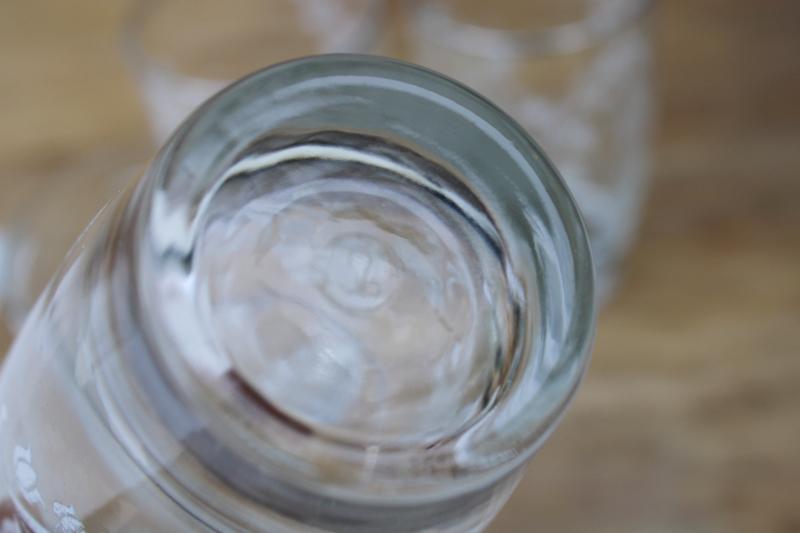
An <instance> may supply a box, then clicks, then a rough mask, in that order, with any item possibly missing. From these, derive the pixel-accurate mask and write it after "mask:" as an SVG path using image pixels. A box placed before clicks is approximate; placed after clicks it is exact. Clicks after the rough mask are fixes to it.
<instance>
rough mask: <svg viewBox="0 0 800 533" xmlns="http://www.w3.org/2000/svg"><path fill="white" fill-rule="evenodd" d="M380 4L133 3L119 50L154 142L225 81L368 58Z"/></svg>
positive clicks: (300, 0) (358, 0) (290, 0)
mask: <svg viewBox="0 0 800 533" xmlns="http://www.w3.org/2000/svg"><path fill="white" fill-rule="evenodd" d="M384 3H385V2H384V0H226V1H225V2H219V1H218V0H136V2H135V3H134V4H133V9H132V10H131V12H130V14H129V16H128V17H127V20H126V23H125V25H124V28H123V52H124V53H125V57H126V59H127V61H128V64H129V66H130V67H131V70H132V73H133V75H134V76H135V78H136V82H137V85H138V87H139V90H140V93H141V95H142V99H143V101H144V104H145V108H146V111H147V114H148V118H149V119H150V124H151V128H152V130H153V135H154V137H155V140H156V142H157V143H158V144H161V143H163V142H164V141H165V140H166V138H167V136H169V134H171V133H172V132H173V130H174V129H175V128H176V127H177V126H178V125H179V124H180V123H181V121H182V120H183V119H185V118H186V117H187V116H188V115H189V113H190V112H191V111H193V110H194V109H195V108H196V107H197V106H199V105H200V104H201V103H203V101H205V100H206V99H207V98H208V97H209V96H211V95H212V94H214V93H216V92H217V91H219V90H220V89H222V88H223V87H225V86H226V85H228V84H229V83H230V82H232V81H234V80H236V79H239V78H241V77H242V76H244V75H246V74H249V73H251V72H253V71H256V70H258V69H261V68H264V67H266V66H268V65H272V64H275V63H279V62H281V61H286V60H289V59H295V58H298V57H304V56H309V55H313V54H323V53H332V52H351V53H374V52H375V50H376V48H377V47H378V43H379V42H380V39H381V37H382V35H383V29H384V28H383V26H384V23H385V21H384V16H385V5H384Z"/></svg>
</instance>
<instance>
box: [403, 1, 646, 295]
mask: <svg viewBox="0 0 800 533" xmlns="http://www.w3.org/2000/svg"><path fill="white" fill-rule="evenodd" d="M650 3H651V2H650V1H649V0H561V1H558V2H554V1H552V0H528V1H525V2H519V1H516V0H497V1H494V2H486V1H483V0H430V1H423V2H419V3H417V4H414V5H415V6H416V7H415V8H414V9H413V11H412V16H411V21H410V24H409V30H408V45H407V55H408V57H409V58H410V60H411V61H413V62H415V63H419V64H421V65H424V66H428V67H430V68H433V69H435V70H438V71H440V72H442V73H444V74H447V75H449V76H452V77H454V78H455V79H457V80H459V81H462V82H463V83H466V84H467V85H469V86H470V87H472V88H474V89H476V90H477V91H479V92H480V93H482V94H484V95H486V96H487V97H488V98H489V99H491V100H492V101H493V102H495V103H496V104H498V105H499V106H500V107H502V108H503V109H504V110H505V111H507V112H508V113H509V114H510V115H511V116H513V117H514V118H515V119H516V120H517V121H518V122H519V123H520V124H522V125H523V126H524V127H525V129H527V130H528V132H529V133H530V134H531V135H532V136H533V138H534V139H536V141H537V142H538V143H540V144H541V145H542V147H543V148H544V150H545V152H547V154H548V155H550V157H552V158H553V160H554V162H555V164H556V166H557V167H558V169H559V170H560V171H561V173H562V175H563V177H564V179H565V180H566V181H567V184H568V185H569V187H570V189H571V190H572V193H573V194H574V195H575V198H576V200H577V202H578V206H579V208H580V209H581V213H582V215H583V217H584V220H585V222H586V225H587V227H588V230H589V236H590V241H591V245H592V251H593V255H594V260H595V267H596V269H597V289H598V294H599V299H600V300H601V301H604V300H606V299H607V297H608V296H609V295H610V294H611V293H612V292H613V288H614V286H615V284H616V281H617V275H618V270H619V263H620V261H621V260H622V259H623V258H624V255H625V253H626V251H627V249H628V248H629V246H630V244H631V242H632V240H633V238H634V236H635V233H636V229H637V227H638V224H639V216H640V210H641V206H642V203H643V199H644V197H645V193H646V189H647V182H648V178H649V172H648V171H649V156H650V129H651V114H652V110H651V107H652V103H651V100H652V96H651V92H652V91H651V72H650V63H651V53H650V42H649V35H648V31H647V30H648V27H647V24H646V17H644V15H645V14H646V13H647V11H648V7H649V4H650Z"/></svg>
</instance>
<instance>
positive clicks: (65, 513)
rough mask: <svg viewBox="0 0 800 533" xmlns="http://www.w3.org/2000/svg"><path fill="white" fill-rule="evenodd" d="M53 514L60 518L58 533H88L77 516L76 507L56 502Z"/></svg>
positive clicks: (57, 527)
mask: <svg viewBox="0 0 800 533" xmlns="http://www.w3.org/2000/svg"><path fill="white" fill-rule="evenodd" d="M53 512H54V513H55V514H56V516H57V517H58V518H59V520H58V524H56V533H86V528H85V527H84V525H83V522H81V521H80V520H79V519H78V516H77V515H76V514H75V507H73V506H71V505H64V504H63V503H58V502H54V503H53Z"/></svg>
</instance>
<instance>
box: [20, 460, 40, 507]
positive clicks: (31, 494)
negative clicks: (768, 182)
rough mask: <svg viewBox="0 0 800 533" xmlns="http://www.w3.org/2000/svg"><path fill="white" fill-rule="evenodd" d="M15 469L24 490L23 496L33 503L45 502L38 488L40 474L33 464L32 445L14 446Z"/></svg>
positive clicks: (21, 488)
mask: <svg viewBox="0 0 800 533" xmlns="http://www.w3.org/2000/svg"><path fill="white" fill-rule="evenodd" d="M14 471H15V474H16V478H17V486H18V487H19V490H20V492H22V496H23V498H25V500H26V501H27V502H28V503H30V504H31V505H35V504H38V503H43V502H42V495H41V494H39V490H38V489H37V488H36V483H37V480H38V476H37V475H36V470H34V469H33V465H32V464H31V449H30V447H27V448H23V447H22V446H16V447H15V448H14Z"/></svg>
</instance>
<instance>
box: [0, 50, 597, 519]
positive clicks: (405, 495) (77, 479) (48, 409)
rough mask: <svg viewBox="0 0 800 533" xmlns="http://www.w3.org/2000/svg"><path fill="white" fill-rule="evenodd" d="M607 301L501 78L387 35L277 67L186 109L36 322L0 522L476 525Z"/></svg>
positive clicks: (540, 434) (9, 375) (557, 412)
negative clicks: (436, 69)
mask: <svg viewBox="0 0 800 533" xmlns="http://www.w3.org/2000/svg"><path fill="white" fill-rule="evenodd" d="M593 298H594V290H593V283H592V265H591V261H590V254H589V249H588V241H587V238H586V235H585V233H584V228H583V225H582V223H581V220H580V217H579V215H578V211H577V208H576V207H575V205H574V204H573V202H572V199H571V196H570V195H569V193H568V191H567V189H566V187H565V186H564V184H563V183H562V181H561V180H560V178H559V177H558V175H557V173H556V172H555V170H554V169H553V167H552V166H551V165H550V163H549V162H548V160H547V159H546V158H545V157H544V156H543V154H542V153H541V152H540V150H539V148H538V147H537V146H535V145H534V144H533V143H532V142H531V141H530V139H529V137H528V136H527V134H526V133H525V132H524V131H523V130H522V129H521V128H520V127H519V126H518V125H517V124H516V123H515V122H513V121H512V120H511V119H509V117H508V116H506V115H505V114H504V113H503V112H501V111H500V110H499V109H497V108H496V107H495V106H493V105H492V104H490V103H489V102H487V101H486V100H484V99H483V98H482V97H480V96H478V95H477V94H476V93H473V92H471V91H470V90H468V89H466V88H465V87H463V86H461V85H459V84H457V83H455V82H452V81H450V80H448V79H446V78H443V77H441V76H439V75H437V74H435V73H432V72H430V71H427V70H423V69H420V68H418V67H415V66H412V65H408V64H404V63H399V62H394V61H390V60H386V59H380V58H375V57H367V56H353V55H334V56H321V57H312V58H306V59H302V60H298V61H293V62H289V63H284V64H281V65H278V66H275V67H272V68H269V69H267V70H264V71H261V72H258V73H256V74H254V75H252V76H250V77H248V78H246V79H244V80H242V81H240V82H238V83H236V84H234V85H232V86H231V87H229V88H227V89H226V90H224V91H223V92H221V93H219V94H218V95H216V96H215V97H214V98H212V99H211V100H210V101H208V102H207V103H206V104H204V105H203V106H202V107H201V108H200V109H199V110H197V111H196V112H195V113H194V114H192V116H191V117H190V118H189V119H188V120H187V121H186V122H185V123H184V124H183V125H182V126H181V127H180V128H179V129H178V131H177V132H176V134H175V135H174V136H172V137H171V138H170V140H169V142H168V143H167V144H166V145H165V146H164V147H163V149H162V150H161V151H160V153H159V155H158V156H157V157H156V159H155V160H154V161H153V162H152V164H151V165H150V167H149V169H148V170H147V171H146V172H145V174H144V175H143V176H142V178H141V179H140V180H139V181H138V182H137V183H135V184H134V185H133V186H132V187H131V188H129V189H128V190H127V191H126V192H125V193H124V194H123V195H122V196H120V198H119V199H118V200H117V201H116V202H114V203H113V204H111V205H110V206H108V207H107V208H106V209H105V210H104V211H102V212H101V213H100V215H98V217H97V218H96V219H95V221H94V223H93V224H92V225H91V226H90V227H89V228H88V230H87V231H86V232H85V233H84V234H83V236H82V238H81V239H80V241H79V242H78V244H77V245H76V246H75V247H73V249H72V251H71V253H70V255H69V256H68V258H67V260H66V262H65V263H64V266H63V267H62V269H61V270H60V272H59V274H58V275H57V276H56V277H55V278H54V280H53V281H52V283H51V284H50V286H49V288H48V289H47V290H46V291H45V293H44V294H43V295H42V297H41V298H40V299H39V301H38V303H37V304H36V307H35V308H34V310H33V312H32V313H31V315H30V316H29V318H28V320H27V321H26V323H25V325H24V327H23V330H22V332H21V333H20V335H19V336H18V337H17V339H16V342H15V343H14V346H13V347H12V349H11V352H10V353H9V355H8V358H7V360H6V362H5V365H4V367H3V369H2V373H1V374H0V521H2V522H0V523H2V527H4V528H9V529H11V530H14V529H13V528H16V527H19V528H21V529H23V530H25V531H27V530H31V531H37V532H38V531H55V532H81V531H87V532H88V531H108V532H141V531H193V532H194V531H264V532H270V533H281V532H298V531H303V532H312V531H313V532H319V531H336V532H339V531H341V532H389V533H392V532H412V531H431V532H452V533H464V532H469V531H480V530H481V529H482V528H484V527H485V525H486V524H487V523H488V522H489V521H490V520H491V518H492V517H493V516H494V515H495V513H496V512H497V511H498V510H499V508H500V507H501V506H502V504H503V502H505V500H506V499H507V498H508V496H509V494H510V492H511V491H512V490H513V487H514V485H515V482H516V480H517V479H518V478H519V476H520V474H521V471H522V469H523V467H524V465H525V463H526V461H527V460H528V459H529V458H530V457H531V455H532V454H533V453H534V451H535V450H536V449H537V447H538V446H539V445H540V444H541V443H542V441H543V440H544V439H545V438H546V437H547V435H548V434H549V433H550V432H551V431H552V429H553V428H554V427H555V425H556V423H557V421H558V419H559V417H560V416H561V414H562V413H563V411H564V409H565V407H566V405H567V403H568V401H569V400H570V398H571V397H572V395H573V393H574V391H575V389H576V387H577V385H578V382H579V380H580V377H581V375H582V373H583V370H584V368H585V365H586V361H587V357H588V351H589V347H590V343H591V340H592V334H593V328H594V303H593V302H594V300H593ZM4 531H5V530H4Z"/></svg>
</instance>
